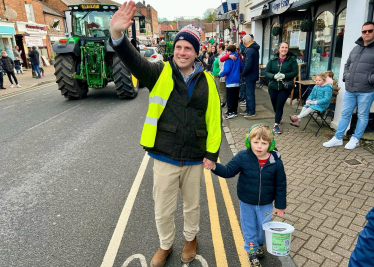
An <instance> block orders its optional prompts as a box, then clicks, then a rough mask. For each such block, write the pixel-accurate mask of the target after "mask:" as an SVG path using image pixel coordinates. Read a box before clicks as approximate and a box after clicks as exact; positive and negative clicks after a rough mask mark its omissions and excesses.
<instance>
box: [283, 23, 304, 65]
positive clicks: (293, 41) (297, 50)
mask: <svg viewBox="0 0 374 267" xmlns="http://www.w3.org/2000/svg"><path fill="white" fill-rule="evenodd" d="M300 23H301V20H293V21H290V22H288V23H286V24H285V25H284V27H283V30H282V42H287V43H288V44H289V49H288V50H289V51H290V52H292V53H293V54H294V55H296V56H297V61H298V63H302V62H304V61H305V47H306V32H302V31H300Z"/></svg>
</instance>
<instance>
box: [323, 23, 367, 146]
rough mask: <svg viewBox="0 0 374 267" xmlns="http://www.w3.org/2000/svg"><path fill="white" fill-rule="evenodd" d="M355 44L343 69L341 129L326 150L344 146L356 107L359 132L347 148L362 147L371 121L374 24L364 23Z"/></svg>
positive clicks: (339, 127) (326, 143) (327, 144)
mask: <svg viewBox="0 0 374 267" xmlns="http://www.w3.org/2000/svg"><path fill="white" fill-rule="evenodd" d="M356 44H357V45H356V46H355V47H354V48H353V50H352V51H351V53H350V54H349V57H348V60H347V63H346V64H345V67H344V74H343V82H345V93H344V97H343V105H342V112H341V115H340V120H339V123H338V128H337V129H336V132H335V135H334V137H333V138H332V139H331V140H330V141H328V142H325V143H323V146H324V147H334V146H341V145H343V137H344V133H345V131H346V130H347V128H348V125H349V123H350V121H351V116H352V114H353V111H354V110H355V108H356V107H357V118H358V120H357V124H356V129H355V132H354V134H353V135H352V137H351V139H350V140H349V142H348V143H347V144H346V145H345V148H346V149H354V148H356V147H357V146H358V145H359V143H360V138H361V136H362V135H363V133H364V132H365V129H366V126H367V125H368V122H369V113H370V107H371V104H372V103H373V101H374V22H371V21H369V22H366V23H364V25H363V26H362V31H361V37H360V38H358V40H357V41H356Z"/></svg>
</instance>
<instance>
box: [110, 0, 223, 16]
mask: <svg viewBox="0 0 374 267" xmlns="http://www.w3.org/2000/svg"><path fill="white" fill-rule="evenodd" d="M113 1H116V2H118V3H120V4H122V3H123V2H125V1H124V0H113ZM134 2H135V3H137V2H139V0H136V1H134ZM141 2H143V0H141ZM148 4H150V5H151V6H152V7H153V8H154V9H155V10H156V11H157V13H158V17H159V18H165V17H166V18H173V17H182V16H183V17H188V16H193V17H202V16H203V14H204V12H205V11H206V10H207V9H208V8H214V9H215V8H217V7H218V6H220V5H221V1H220V0H183V1H182V0H145V5H148Z"/></svg>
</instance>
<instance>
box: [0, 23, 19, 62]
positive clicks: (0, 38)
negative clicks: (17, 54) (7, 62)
mask: <svg viewBox="0 0 374 267" xmlns="http://www.w3.org/2000/svg"><path fill="white" fill-rule="evenodd" d="M15 33H16V32H15V30H14V23H9V22H0V52H1V51H5V52H7V54H8V56H9V57H10V58H12V59H14V56H13V52H12V50H13V48H14V46H15V39H14V35H15Z"/></svg>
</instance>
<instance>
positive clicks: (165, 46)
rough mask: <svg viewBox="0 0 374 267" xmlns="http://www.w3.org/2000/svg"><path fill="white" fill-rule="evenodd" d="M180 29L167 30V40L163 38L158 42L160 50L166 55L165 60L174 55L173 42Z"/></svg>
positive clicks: (165, 33) (165, 32)
mask: <svg viewBox="0 0 374 267" xmlns="http://www.w3.org/2000/svg"><path fill="white" fill-rule="evenodd" d="M177 33H178V30H165V31H164V35H165V40H162V41H160V42H159V44H158V46H157V47H158V51H159V53H160V54H161V55H162V56H163V57H164V61H167V60H168V57H169V56H171V55H173V53H174V51H173V42H174V39H175V36H176V35H177Z"/></svg>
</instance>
